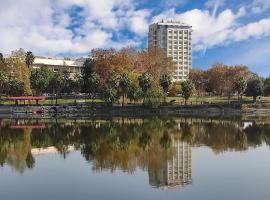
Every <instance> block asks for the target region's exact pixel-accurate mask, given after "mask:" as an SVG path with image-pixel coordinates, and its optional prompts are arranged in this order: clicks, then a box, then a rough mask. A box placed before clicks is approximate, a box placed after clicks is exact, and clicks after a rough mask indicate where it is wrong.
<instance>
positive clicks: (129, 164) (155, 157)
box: [0, 118, 270, 174]
mask: <svg viewBox="0 0 270 200" xmlns="http://www.w3.org/2000/svg"><path fill="white" fill-rule="evenodd" d="M18 123H19V121H18ZM25 123H28V122H27V121H25ZM46 127H48V128H46V129H43V130H40V129H33V130H31V129H25V130H14V129H9V127H8V124H6V123H4V122H1V127H0V132H1V134H0V164H1V166H3V165H4V164H8V165H10V166H12V167H13V168H15V169H16V170H18V171H19V172H23V171H24V170H25V169H26V168H32V167H34V165H35V160H34V157H33V156H32V154H31V148H46V147H50V146H54V147H56V148H57V150H58V151H59V153H60V154H61V155H62V156H63V158H65V157H66V156H67V155H68V153H69V150H68V149H69V146H71V145H72V146H75V148H76V149H77V150H80V151H81V154H82V155H83V156H84V158H85V159H86V160H87V161H89V162H92V163H93V170H96V171H100V170H111V171H114V170H116V169H121V170H124V171H126V172H130V173H132V172H133V171H134V170H135V169H136V168H137V167H140V168H142V169H145V170H148V171H149V173H150V172H151V173H153V174H158V172H160V170H162V169H164V167H165V165H164V163H167V162H168V161H170V160H171V159H172V157H173V156H174V155H175V153H174V150H173V149H174V145H173V144H174V142H185V143H186V144H191V145H201V144H204V145H207V146H209V147H210V148H212V149H213V151H215V152H217V153H218V152H223V151H228V150H236V151H240V150H246V149H247V148H248V147H249V146H258V145H261V144H262V143H266V144H268V145H269V144H270V126H269V124H264V125H261V124H256V123H252V125H250V126H248V127H245V128H244V127H243V126H242V124H241V123H240V122H237V121H236V122H235V121H228V120H227V121H226V120H215V121H211V120H200V119H187V118H186V119H184V118H183V119H182V118H180V119H173V118H170V119H159V118H148V119H147V118H144V119H121V120H110V121H108V120H103V121H100V120H96V121H95V120H93V121H88V122H87V123H83V122H82V123H80V124H79V123H77V122H76V123H74V122H69V123H64V122H61V123H60V122H56V123H48V124H47V125H46Z"/></svg>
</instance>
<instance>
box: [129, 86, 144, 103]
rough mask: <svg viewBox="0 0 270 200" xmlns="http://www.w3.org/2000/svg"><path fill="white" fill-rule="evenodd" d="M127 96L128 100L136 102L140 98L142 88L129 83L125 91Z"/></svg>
mask: <svg viewBox="0 0 270 200" xmlns="http://www.w3.org/2000/svg"><path fill="white" fill-rule="evenodd" d="M127 98H129V100H130V101H134V102H137V101H139V100H140V99H141V98H142V90H141V88H140V87H138V86H137V85H136V84H131V86H130V87H129V89H128V92H127Z"/></svg>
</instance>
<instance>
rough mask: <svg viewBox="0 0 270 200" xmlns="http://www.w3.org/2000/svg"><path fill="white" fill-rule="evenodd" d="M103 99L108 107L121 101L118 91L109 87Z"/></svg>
mask: <svg viewBox="0 0 270 200" xmlns="http://www.w3.org/2000/svg"><path fill="white" fill-rule="evenodd" d="M103 99H104V101H105V102H106V103H107V104H108V105H112V104H113V103H114V102H116V101H117V100H118V99H119V95H118V91H117V89H116V88H113V87H109V86H107V87H106V88H105V90H104V92H103Z"/></svg>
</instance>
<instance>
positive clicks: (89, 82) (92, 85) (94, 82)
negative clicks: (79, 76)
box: [84, 72, 100, 100]
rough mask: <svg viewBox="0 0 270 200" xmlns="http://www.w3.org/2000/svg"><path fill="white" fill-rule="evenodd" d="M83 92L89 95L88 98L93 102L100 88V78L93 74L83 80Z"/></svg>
mask: <svg viewBox="0 0 270 200" xmlns="http://www.w3.org/2000/svg"><path fill="white" fill-rule="evenodd" d="M84 85H85V92H87V93H88V94H89V95H90V98H91V99H92V100H93V99H94V97H95V95H96V93H97V92H98V91H99V88H100V77H99V75H98V74H97V73H95V72H93V73H91V74H90V76H89V77H88V78H87V79H86V80H85V82H84Z"/></svg>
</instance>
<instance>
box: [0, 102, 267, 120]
mask: <svg viewBox="0 0 270 200" xmlns="http://www.w3.org/2000/svg"><path fill="white" fill-rule="evenodd" d="M0 115H1V116H5V115H9V116H22V115H27V116H35V115H39V116H44V117H51V116H67V117H68V116H72V117H76V116H78V117H107V116H116V117H117V116H123V117H141V116H208V117H218V116H228V117H230V116H270V109H268V108H252V107H243V108H237V107H236V106H222V105H215V104H213V105H189V106H180V105H168V106H160V107H158V108H150V107H146V106H138V105H125V106H120V105H115V106H111V107H110V106H106V105H104V104H103V105H100V104H94V105H92V106H85V105H78V106H63V105H61V106H41V105H39V106H14V105H9V106H0ZM1 116H0V117H1Z"/></svg>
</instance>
